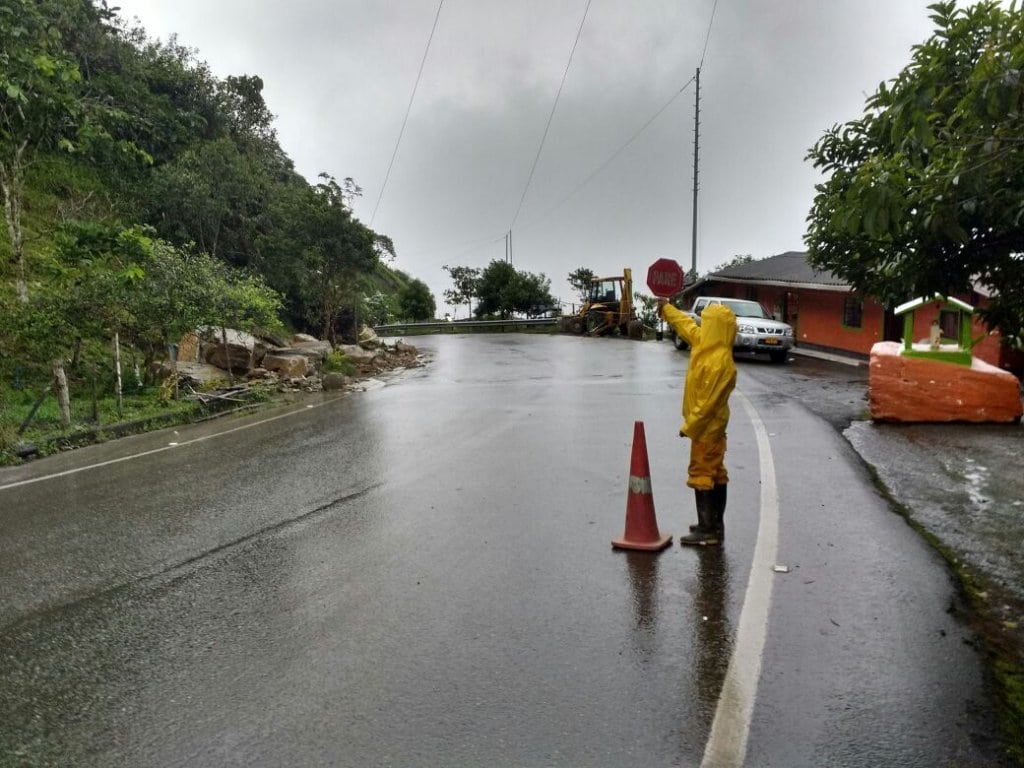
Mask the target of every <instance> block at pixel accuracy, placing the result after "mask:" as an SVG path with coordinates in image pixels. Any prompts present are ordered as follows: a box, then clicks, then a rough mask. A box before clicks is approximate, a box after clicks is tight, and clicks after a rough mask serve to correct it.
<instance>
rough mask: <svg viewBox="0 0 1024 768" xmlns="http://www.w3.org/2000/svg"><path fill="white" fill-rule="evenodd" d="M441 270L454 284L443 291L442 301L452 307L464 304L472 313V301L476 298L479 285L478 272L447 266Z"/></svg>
mask: <svg viewBox="0 0 1024 768" xmlns="http://www.w3.org/2000/svg"><path fill="white" fill-rule="evenodd" d="M443 269H444V271H445V272H447V273H448V276H449V277H451V279H452V283H453V284H454V287H452V288H446V289H445V291H444V300H445V301H447V302H448V303H449V304H451V305H452V306H453V307H457V306H459V305H460V304H465V305H466V307H467V309H468V310H469V312H470V313H472V311H473V299H475V298H476V297H477V290H478V285H479V283H480V270H479V269H477V268H476V267H449V266H448V265H447V264H445V265H444V267H443Z"/></svg>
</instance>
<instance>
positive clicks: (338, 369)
mask: <svg viewBox="0 0 1024 768" xmlns="http://www.w3.org/2000/svg"><path fill="white" fill-rule="evenodd" d="M324 372H325V373H343V374H345V375H346V376H354V375H355V374H356V367H355V365H353V363H352V361H351V360H349V359H348V358H347V357H345V353H344V352H339V351H337V350H335V351H333V352H331V353H330V354H328V355H327V357H326V358H324Z"/></svg>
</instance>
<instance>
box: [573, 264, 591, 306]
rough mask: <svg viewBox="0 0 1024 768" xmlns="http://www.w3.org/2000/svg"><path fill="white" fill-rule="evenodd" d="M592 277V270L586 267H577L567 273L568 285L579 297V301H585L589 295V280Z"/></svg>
mask: <svg viewBox="0 0 1024 768" xmlns="http://www.w3.org/2000/svg"><path fill="white" fill-rule="evenodd" d="M593 279H594V270H592V269H588V268H587V267H578V268H577V269H574V270H573V271H572V272H570V273H569V285H571V286H572V289H573V290H574V291H576V293H577V294H578V295H579V297H580V302H582V303H586V301H587V299H588V298H589V296H590V281H591V280H593Z"/></svg>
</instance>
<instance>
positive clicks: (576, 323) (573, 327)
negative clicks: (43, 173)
mask: <svg viewBox="0 0 1024 768" xmlns="http://www.w3.org/2000/svg"><path fill="white" fill-rule="evenodd" d="M568 328H569V333H575V334H576V335H577V336H579V335H580V334H581V333H583V319H582V318H579V317H574V318H572V319H571V320H570V321H569V324H568Z"/></svg>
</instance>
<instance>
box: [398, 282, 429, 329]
mask: <svg viewBox="0 0 1024 768" xmlns="http://www.w3.org/2000/svg"><path fill="white" fill-rule="evenodd" d="M398 313H399V316H400V317H401V318H402V319H403V320H431V319H433V318H434V315H435V314H436V313H437V305H436V304H435V303H434V294H432V293H431V292H430V288H428V287H427V284H426V283H424V282H423V281H422V280H415V279H414V280H411V281H410V282H409V283H407V284H406V285H405V286H403V287H402V288H401V289H400V290H399V292H398Z"/></svg>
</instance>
